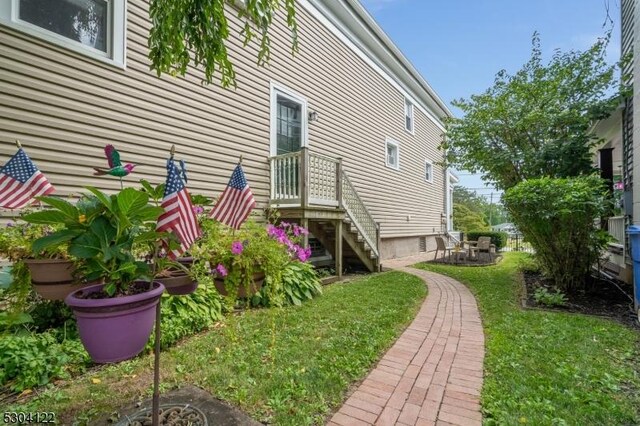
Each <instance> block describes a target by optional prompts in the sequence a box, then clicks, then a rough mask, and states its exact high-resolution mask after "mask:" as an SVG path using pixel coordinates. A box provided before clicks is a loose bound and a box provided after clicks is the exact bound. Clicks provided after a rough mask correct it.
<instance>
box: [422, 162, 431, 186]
mask: <svg viewBox="0 0 640 426" xmlns="http://www.w3.org/2000/svg"><path fill="white" fill-rule="evenodd" d="M424 179H425V180H426V181H427V182H430V183H433V163H432V162H431V161H429V160H426V161H425V163H424Z"/></svg>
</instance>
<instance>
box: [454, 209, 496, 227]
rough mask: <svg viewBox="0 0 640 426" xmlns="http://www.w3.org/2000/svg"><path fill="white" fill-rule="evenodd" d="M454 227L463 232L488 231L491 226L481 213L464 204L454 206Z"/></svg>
mask: <svg viewBox="0 0 640 426" xmlns="http://www.w3.org/2000/svg"><path fill="white" fill-rule="evenodd" d="M453 227H454V229H456V230H458V231H462V232H465V233H466V232H470V231H488V230H489V225H488V224H487V222H486V221H485V220H484V217H483V216H482V214H481V213H478V212H476V211H473V210H471V209H470V208H469V207H467V206H465V205H464V204H454V205H453Z"/></svg>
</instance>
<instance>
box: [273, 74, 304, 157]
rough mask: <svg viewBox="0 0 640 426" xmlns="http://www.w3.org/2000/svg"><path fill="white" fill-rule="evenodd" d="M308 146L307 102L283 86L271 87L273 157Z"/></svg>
mask: <svg viewBox="0 0 640 426" xmlns="http://www.w3.org/2000/svg"><path fill="white" fill-rule="evenodd" d="M303 146H307V101H306V100H305V99H304V98H303V97H302V96H300V95H298V94H296V93H295V92H292V91H291V90H289V89H286V88H284V87H282V86H278V85H275V84H272V87H271V155H281V154H287V153H289V152H297V151H300V148H302V147H303Z"/></svg>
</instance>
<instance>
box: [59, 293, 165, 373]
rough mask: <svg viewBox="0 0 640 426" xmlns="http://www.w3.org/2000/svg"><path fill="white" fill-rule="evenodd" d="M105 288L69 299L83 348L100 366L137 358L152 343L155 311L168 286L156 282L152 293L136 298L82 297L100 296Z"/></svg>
mask: <svg viewBox="0 0 640 426" xmlns="http://www.w3.org/2000/svg"><path fill="white" fill-rule="evenodd" d="M147 284H148V283H147ZM103 287H104V284H97V285H93V286H90V287H87V288H85V289H82V290H78V291H75V292H73V293H71V294H69V295H68V296H67V298H66V299H65V303H66V304H67V305H69V306H70V307H71V308H72V309H73V313H74V314H75V317H76V320H77V322H78V331H79V332H80V339H81V340H82V344H83V345H84V347H85V349H86V350H87V352H89V355H90V356H91V359H93V361H94V362H97V363H108V362H118V361H122V360H125V359H129V358H133V357H134V356H136V355H138V354H139V353H140V352H141V351H142V350H143V349H144V346H145V345H146V344H147V341H148V340H149V336H150V335H151V330H152V329H153V324H154V322H155V312H156V309H155V307H156V306H157V304H158V301H159V300H160V297H161V296H162V292H163V291H164V286H163V285H162V284H161V283H159V282H154V285H153V289H152V290H151V291H147V292H144V293H140V294H135V295H133V296H123V297H113V298H109V299H84V298H80V297H79V296H82V295H86V294H90V293H95V292H98V291H100V290H102V288H103Z"/></svg>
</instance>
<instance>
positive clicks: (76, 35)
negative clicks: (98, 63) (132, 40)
mask: <svg viewBox="0 0 640 426" xmlns="http://www.w3.org/2000/svg"><path fill="white" fill-rule="evenodd" d="M0 24H3V25H6V26H9V27H11V28H14V29H16V30H18V31H21V32H24V33H27V34H30V35H32V36H34V37H38V38H40V39H43V40H46V41H48V42H50V43H53V44H57V45H59V46H63V47H65V48H67V49H71V50H74V51H76V52H80V53H82V54H84V55H87V56H91V57H94V58H96V59H99V60H102V61H105V62H109V63H112V64H114V65H117V66H121V67H124V64H125V43H126V40H125V39H126V34H125V27H126V1H125V0H1V1H0Z"/></svg>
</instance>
